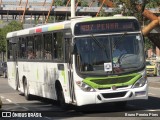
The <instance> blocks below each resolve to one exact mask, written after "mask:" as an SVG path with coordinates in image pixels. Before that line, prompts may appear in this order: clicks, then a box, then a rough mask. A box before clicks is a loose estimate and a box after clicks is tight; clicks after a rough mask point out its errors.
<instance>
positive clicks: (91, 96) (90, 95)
mask: <svg viewBox="0 0 160 120" xmlns="http://www.w3.org/2000/svg"><path fill="white" fill-rule="evenodd" d="M75 92H76V101H77V106H82V105H87V104H100V103H108V102H119V101H129V100H136V99H148V85H147V84H145V85H144V86H143V87H140V88H130V89H117V90H99V91H96V92H84V91H82V90H76V91H75Z"/></svg>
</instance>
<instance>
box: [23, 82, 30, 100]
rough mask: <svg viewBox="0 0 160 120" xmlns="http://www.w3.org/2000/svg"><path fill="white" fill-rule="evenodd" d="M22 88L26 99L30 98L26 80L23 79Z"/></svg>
mask: <svg viewBox="0 0 160 120" xmlns="http://www.w3.org/2000/svg"><path fill="white" fill-rule="evenodd" d="M23 88H24V96H25V98H26V100H30V94H29V91H28V85H27V80H24V82H23Z"/></svg>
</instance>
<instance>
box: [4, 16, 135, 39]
mask: <svg viewBox="0 0 160 120" xmlns="http://www.w3.org/2000/svg"><path fill="white" fill-rule="evenodd" d="M111 19H114V20H115V19H136V18H135V17H132V16H120V15H115V16H109V17H78V18H75V19H71V20H69V21H63V22H57V23H51V24H46V25H41V26H37V27H33V28H27V29H23V30H19V31H14V32H10V33H8V34H7V36H6V37H7V38H11V37H14V36H23V35H28V34H34V33H40V32H47V31H54V30H61V29H67V28H71V22H72V23H73V24H75V23H76V22H87V21H97V20H111Z"/></svg>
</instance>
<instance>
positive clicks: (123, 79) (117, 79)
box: [83, 73, 142, 88]
mask: <svg viewBox="0 0 160 120" xmlns="http://www.w3.org/2000/svg"><path fill="white" fill-rule="evenodd" d="M141 77H142V75H141V74H139V73H135V74H129V75H122V76H113V77H99V78H86V79H84V80H83V82H84V83H86V84H88V85H90V86H91V87H93V88H110V87H112V86H113V85H114V86H117V87H120V86H129V85H133V84H134V83H135V82H136V81H137V80H138V79H140V78H141Z"/></svg>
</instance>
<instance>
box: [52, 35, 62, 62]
mask: <svg viewBox="0 0 160 120" xmlns="http://www.w3.org/2000/svg"><path fill="white" fill-rule="evenodd" d="M53 36H54V41H53V46H54V48H53V54H54V58H56V59H59V60H63V58H64V40H63V33H62V32H57V33H54V34H53Z"/></svg>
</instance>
